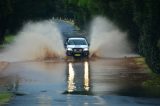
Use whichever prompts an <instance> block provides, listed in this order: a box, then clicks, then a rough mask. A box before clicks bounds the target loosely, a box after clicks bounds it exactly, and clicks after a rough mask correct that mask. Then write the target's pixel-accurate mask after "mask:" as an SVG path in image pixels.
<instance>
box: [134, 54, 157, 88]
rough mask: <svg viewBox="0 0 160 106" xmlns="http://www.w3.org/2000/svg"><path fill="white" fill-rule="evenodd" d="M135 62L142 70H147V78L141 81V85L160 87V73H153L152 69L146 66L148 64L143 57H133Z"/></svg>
mask: <svg viewBox="0 0 160 106" xmlns="http://www.w3.org/2000/svg"><path fill="white" fill-rule="evenodd" d="M135 62H136V64H137V65H139V66H141V67H143V68H144V70H147V71H148V72H149V73H148V74H149V77H150V78H149V79H148V80H146V81H144V82H143V84H142V85H143V86H144V87H146V88H154V89H160V75H159V74H156V73H153V71H152V70H151V69H150V68H149V67H148V65H147V64H146V62H145V58H143V57H138V58H135Z"/></svg>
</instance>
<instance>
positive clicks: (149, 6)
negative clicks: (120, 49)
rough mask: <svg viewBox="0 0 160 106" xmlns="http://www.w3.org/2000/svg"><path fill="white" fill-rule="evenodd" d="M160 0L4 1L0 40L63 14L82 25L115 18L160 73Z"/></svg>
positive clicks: (148, 61)
mask: <svg viewBox="0 0 160 106" xmlns="http://www.w3.org/2000/svg"><path fill="white" fill-rule="evenodd" d="M159 14H160V0H45V1H44V0H1V1H0V43H3V41H4V35H6V33H14V32H16V31H17V30H19V28H21V26H22V25H23V23H24V22H26V21H28V20H43V19H49V18H51V17H53V16H54V17H63V18H70V19H73V20H75V22H76V24H77V25H78V26H80V27H82V26H84V25H85V24H87V22H89V20H91V19H92V17H94V16H96V15H102V16H106V17H108V18H109V19H110V20H112V21H113V22H114V23H115V24H116V25H117V26H118V27H119V28H120V29H121V30H124V31H127V32H128V38H129V39H130V41H131V42H133V43H134V44H135V50H136V51H137V52H138V53H140V54H141V55H143V56H144V57H146V62H147V63H148V64H149V66H150V67H151V68H152V69H153V71H154V72H158V73H160V26H159V25H160V21H159V19H160V15H159Z"/></svg>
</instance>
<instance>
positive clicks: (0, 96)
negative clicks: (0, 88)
mask: <svg viewBox="0 0 160 106" xmlns="http://www.w3.org/2000/svg"><path fill="white" fill-rule="evenodd" d="M12 97H13V94H12V93H10V92H0V105H3V104H6V103H7V102H9V101H10V100H11V99H12Z"/></svg>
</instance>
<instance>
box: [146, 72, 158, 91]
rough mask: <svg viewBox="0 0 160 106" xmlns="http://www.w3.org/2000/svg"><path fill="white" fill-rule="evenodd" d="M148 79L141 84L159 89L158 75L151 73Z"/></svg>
mask: <svg viewBox="0 0 160 106" xmlns="http://www.w3.org/2000/svg"><path fill="white" fill-rule="evenodd" d="M150 77H151V78H150V79H149V80H147V81H144V82H143V86H144V87H147V88H157V89H160V75H158V74H155V73H151V74H150Z"/></svg>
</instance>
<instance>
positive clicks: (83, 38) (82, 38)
mask: <svg viewBox="0 0 160 106" xmlns="http://www.w3.org/2000/svg"><path fill="white" fill-rule="evenodd" d="M72 39H81V40H86V38H85V37H69V38H68V40H72Z"/></svg>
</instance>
